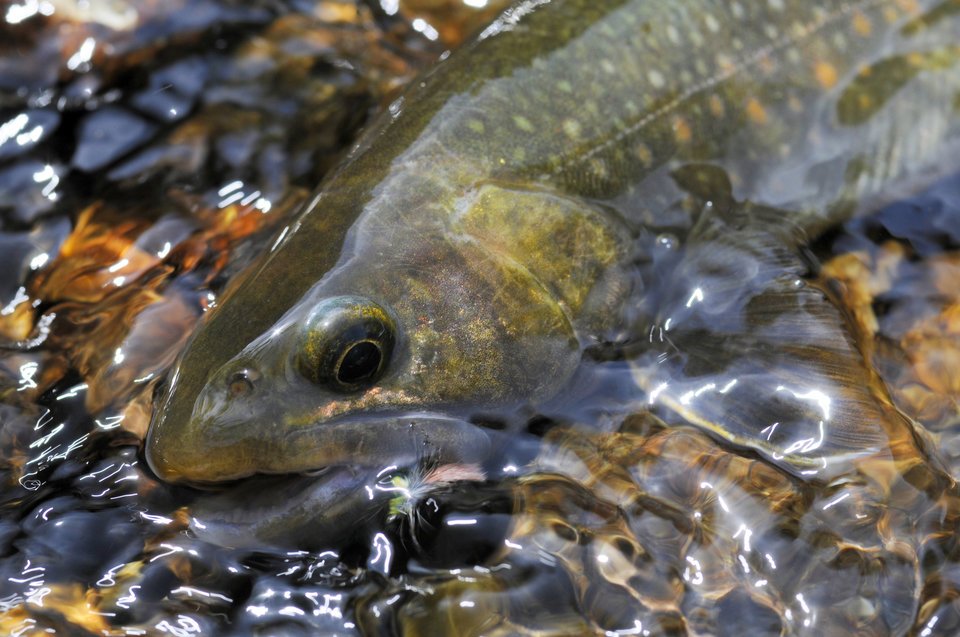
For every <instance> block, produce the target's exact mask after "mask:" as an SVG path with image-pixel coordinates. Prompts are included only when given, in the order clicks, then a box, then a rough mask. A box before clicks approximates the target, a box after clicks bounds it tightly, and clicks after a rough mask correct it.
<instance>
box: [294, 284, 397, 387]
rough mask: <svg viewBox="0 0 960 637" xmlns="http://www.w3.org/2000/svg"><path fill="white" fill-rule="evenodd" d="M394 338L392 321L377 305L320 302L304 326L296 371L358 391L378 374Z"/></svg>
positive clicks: (353, 300) (350, 299) (352, 300)
mask: <svg viewBox="0 0 960 637" xmlns="http://www.w3.org/2000/svg"><path fill="white" fill-rule="evenodd" d="M395 340H396V323H395V322H394V320H393V318H392V317H391V316H390V314H389V313H388V312H387V311H386V310H385V309H384V308H383V307H381V306H380V305H378V304H376V303H374V302H373V301H371V300H369V299H365V298H363V297H358V296H337V297H332V298H328V299H324V300H323V301H321V302H320V303H318V304H317V306H316V307H314V309H313V311H312V312H311V313H310V317H309V318H308V319H307V321H306V324H305V326H304V329H303V332H302V337H301V342H300V344H299V347H298V349H297V352H296V363H297V367H298V369H299V370H300V373H301V374H303V376H305V377H306V378H307V379H308V380H310V381H312V382H314V383H317V384H320V385H326V386H327V387H329V388H331V389H335V390H338V391H356V390H360V389H364V388H366V387H369V386H371V385H373V384H374V383H375V382H376V381H377V380H378V379H379V378H380V376H381V375H382V374H383V371H384V370H385V369H386V367H387V365H388V364H389V362H390V355H391V354H392V353H393V345H394V342H395Z"/></svg>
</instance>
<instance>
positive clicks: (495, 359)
mask: <svg viewBox="0 0 960 637" xmlns="http://www.w3.org/2000/svg"><path fill="white" fill-rule="evenodd" d="M958 34H960V2H958V1H957V0H858V1H851V0H824V1H821V2H809V1H808V0H757V1H750V2H748V1H746V0H739V1H737V2H729V1H728V0H675V1H673V2H655V1H652V0H615V1H614V0H611V1H597V0H591V1H586V0H553V1H552V2H548V1H544V0H526V1H524V2H519V3H518V4H516V5H515V6H514V7H513V8H512V9H510V10H508V11H507V12H506V13H505V14H504V15H503V16H501V17H500V18H499V19H498V20H496V21H495V22H494V23H493V24H491V25H490V26H489V27H488V28H487V29H485V30H484V31H483V32H482V33H481V34H480V35H479V36H478V38H477V39H476V40H475V41H474V42H473V43H472V44H470V45H468V46H466V47H464V48H463V49H462V50H460V51H457V52H455V53H454V54H453V55H451V56H450V57H449V59H447V60H445V61H444V62H442V63H440V64H438V65H437V66H436V68H435V69H434V70H432V71H431V72H429V73H428V74H427V75H425V76H424V77H423V78H422V79H421V80H420V81H418V82H416V83H415V84H414V86H413V87H412V88H411V89H410V90H409V91H408V92H407V93H406V94H405V95H404V96H403V97H402V98H401V99H399V100H398V101H397V102H395V103H394V104H393V105H392V106H391V108H390V109H389V110H388V112H386V113H384V115H383V116H382V117H381V119H380V120H379V121H378V122H377V123H375V124H374V125H373V126H372V127H371V129H370V130H369V131H368V132H367V133H366V135H365V137H364V138H363V139H362V140H361V142H360V144H359V145H358V147H357V148H356V149H354V151H353V152H352V153H351V155H350V157H349V158H348V160H347V161H346V162H345V163H344V164H343V165H342V166H341V167H340V168H339V169H338V170H337V171H335V173H334V174H333V175H332V176H331V177H330V178H329V179H328V180H327V181H326V182H325V183H324V184H323V185H322V187H321V189H320V190H319V194H318V195H317V196H316V197H315V198H314V199H313V201H312V202H310V204H309V205H308V206H307V207H306V209H305V210H304V211H303V213H302V214H301V215H300V216H299V217H298V218H297V219H296V220H295V221H294V222H292V223H291V224H290V225H289V226H288V227H287V228H285V229H284V230H283V233H282V235H281V237H280V238H279V240H278V241H277V243H276V245H275V246H274V247H273V248H272V249H271V251H270V252H269V253H268V254H266V255H264V256H263V258H262V259H261V261H260V263H259V265H257V266H256V268H255V269H254V270H252V271H251V272H250V273H249V274H247V275H246V276H244V277H243V280H242V282H241V283H240V284H238V285H236V286H234V287H233V288H232V289H231V290H230V291H229V293H228V294H227V295H226V296H225V298H224V299H223V300H222V302H221V304H220V307H218V308H217V309H216V310H215V311H214V312H211V314H210V315H209V316H208V317H207V320H206V321H205V322H204V324H203V325H202V326H201V328H200V329H199V330H198V332H197V333H196V335H195V336H194V337H193V339H192V341H191V343H190V345H189V346H188V348H187V350H186V351H185V352H184V354H183V355H182V357H181V359H180V361H179V363H178V364H177V366H176V368H175V370H174V371H173V373H172V374H171V376H170V378H169V380H168V383H167V387H166V389H165V391H164V393H163V395H162V397H161V399H160V401H159V402H158V407H157V412H156V415H155V418H154V421H153V423H152V424H151V428H150V432H149V437H148V441H147V450H146V451H147V457H148V460H149V462H150V464H151V466H152V467H153V469H154V470H155V471H156V472H157V474H158V475H160V476H161V477H162V478H165V479H169V480H186V481H193V482H216V481H220V480H230V479H236V478H241V477H245V476H248V475H252V474H255V473H288V472H300V471H309V470H313V469H317V468H320V467H325V466H329V465H342V464H357V465H364V466H368V465H386V464H391V463H398V464H403V463H409V462H415V461H420V460H422V459H423V458H425V457H426V458H432V459H435V460H437V461H441V462H462V463H470V462H476V461H479V460H481V459H483V458H484V457H485V456H486V454H487V453H488V450H489V441H488V436H487V434H486V433H485V432H484V430H483V429H482V428H481V427H478V426H477V425H476V424H474V423H473V422H472V416H474V415H475V414H477V413H487V412H490V411H494V410H497V409H514V408H516V407H518V406H522V405H528V404H532V405H537V404H542V403H543V402H544V401H548V400H550V399H552V398H554V397H556V396H557V395H558V394H563V393H569V392H574V393H575V387H574V385H575V384H576V381H575V380H574V378H575V373H576V372H577V370H578V369H580V368H581V367H582V366H583V365H584V362H583V359H584V352H585V351H587V350H589V349H590V348H591V347H593V346H594V345H597V344H599V343H602V342H604V341H605V340H606V339H608V338H609V337H610V335H611V334H613V333H615V332H619V333H622V332H624V331H626V332H627V334H626V337H625V340H626V341H633V342H636V341H643V340H647V341H648V342H649V344H650V345H649V347H647V348H646V349H641V350H640V351H639V353H638V352H637V351H636V350H631V352H633V353H631V354H630V357H631V358H633V359H634V361H633V363H634V372H633V378H634V380H635V382H636V384H637V385H638V386H639V389H638V392H637V403H638V404H650V405H653V404H658V405H661V406H664V407H665V408H667V409H668V410H671V411H672V413H674V414H676V415H677V417H678V418H679V419H680V420H682V421H684V422H687V423H691V424H694V425H696V426H699V427H702V428H704V429H707V430H709V431H711V432H712V433H714V434H715V435H718V436H720V437H721V438H725V439H727V440H728V441H730V442H733V443H734V444H737V445H742V446H747V447H751V448H754V449H756V450H758V451H759V452H760V453H761V454H763V455H765V456H766V457H768V458H769V459H771V460H772V461H774V462H775V463H778V464H779V465H780V466H782V467H784V468H786V469H788V470H790V471H792V472H796V473H800V474H802V473H804V472H810V471H813V472H816V471H820V470H823V469H825V467H826V465H827V460H828V459H832V458H849V457H856V456H858V455H861V454H864V453H874V452H876V451H877V450H881V449H886V448H888V447H890V446H891V445H894V443H893V442H891V441H892V440H893V439H896V440H900V438H903V437H904V436H906V437H907V438H909V435H907V434H903V431H904V427H905V425H904V423H902V422H900V420H898V418H897V416H896V415H895V414H892V408H891V407H890V406H889V405H888V404H887V403H885V402H884V399H883V397H882V396H881V397H879V398H878V397H877V396H875V395H874V394H871V393H870V392H868V391H867V390H866V389H864V383H865V382H866V380H868V376H869V374H868V373H867V372H866V371H865V369H864V368H863V365H862V361H859V359H858V358H857V356H856V352H855V348H854V347H853V345H852V344H851V343H850V339H849V338H847V337H845V336H844V335H843V333H842V317H841V316H840V315H839V313H838V312H837V311H836V310H835V309H833V308H832V306H831V305H830V304H829V302H828V301H827V300H826V298H825V297H824V295H823V294H822V292H820V291H819V290H816V289H813V288H811V287H810V286H809V285H807V284H805V283H804V282H803V280H802V274H803V264H802V263H801V262H800V261H799V259H798V257H797V256H796V248H797V247H798V246H800V245H801V244H802V243H803V241H804V240H805V239H806V238H809V237H811V236H815V235H816V234H817V233H819V232H821V231H822V230H823V229H825V228H827V227H829V226H830V225H832V224H834V223H836V222H837V221H838V220H841V219H844V218H846V217H849V216H850V215H853V214H856V213H858V212H860V211H862V210H864V209H867V208H868V207H869V206H871V205H874V204H873V202H875V200H876V199H877V198H880V197H882V196H883V195H884V193H886V192H889V190H890V188H891V185H892V184H917V183H920V184H922V183H926V182H929V181H931V180H932V179H933V178H934V177H936V176H938V175H941V174H943V173H944V172H945V171H946V170H949V168H951V165H950V163H951V162H952V161H953V157H955V156H956V154H955V151H956V150H957V149H958V144H960V116H958V95H960V67H958V61H960V40H958ZM953 167H954V168H955V165H954V166H953ZM643 237H668V238H667V239H664V241H665V242H666V243H670V242H671V241H673V240H676V241H678V242H679V243H680V244H681V245H682V246H683V250H682V254H681V256H677V257H673V260H672V261H671V260H670V259H667V260H666V261H668V262H670V263H671V264H672V265H671V268H670V272H671V275H670V277H668V278H666V279H663V280H660V279H652V278H646V279H645V278H644V277H643V276H640V275H638V272H639V271H641V270H642V266H641V265H638V264H642V263H647V262H651V261H654V262H657V259H656V258H655V255H654V256H651V255H653V254H654V253H655V252H656V250H657V246H658V245H660V243H657V242H653V243H650V242H646V243H645V242H644V241H643V240H642V238H643ZM756 299H763V300H764V303H765V304H766V305H764V307H768V306H769V308H772V309H767V310H765V311H760V310H757V304H756V303H755V302H754V301H755V300H756ZM708 328H715V331H716V334H714V336H712V337H704V336H703V335H704V334H706V333H707V331H708ZM654 334H658V338H657V339H654V338H653V335H654ZM717 334H719V335H720V336H723V335H724V334H731V335H732V334H741V335H744V334H746V335H747V336H741V338H740V340H739V341H738V340H737V338H731V339H730V341H729V343H727V342H725V341H717V340H715V339H716V338H717ZM711 339H714V340H711ZM738 343H739V345H743V346H744V347H745V349H743V350H742V351H741V356H740V357H739V358H738V357H737V355H736V353H735V352H734V351H733V350H732V349H731V348H732V347H734V346H736V345H737V344H738ZM824 352H826V353H824ZM837 370H840V371H837ZM850 370H853V371H850ZM731 380H734V381H738V382H734V383H733V385H730V382H731ZM849 383H860V386H859V387H855V388H849V387H847V384H849ZM728 385H729V387H728ZM698 392H699V393H698ZM737 392H746V393H739V394H738V393H737ZM733 396H736V399H735V400H733V399H732V398H731V397H733ZM727 398H731V400H732V402H731V400H727ZM708 399H709V400H708ZM725 401H726V402H725ZM784 401H786V402H784ZM783 404H788V405H790V408H789V409H788V410H787V411H789V412H790V413H791V414H794V415H795V417H794V418H793V420H792V421H791V423H788V424H783V425H782V426H781V423H780V422H777V423H776V424H775V423H774V422H773V420H770V421H769V422H768V421H767V419H768V416H769V414H770V413H773V412H774V411H776V410H777V409H780V408H782V406H783ZM778 406H779V407H778ZM729 407H732V408H733V414H732V415H730V413H729V412H728V411H726V410H727V408H729ZM721 408H723V409H721ZM781 411H782V409H781ZM890 423H893V424H890ZM788 425H789V426H788ZM770 427H773V430H770ZM778 427H780V429H778ZM788 429H789V431H787V430H788ZM808 430H809V431H808ZM798 432H799V433H798ZM808 434H809V435H808ZM897 444H899V443H897ZM904 444H907V443H904ZM821 464H822V465H823V467H821V466H820V465H821Z"/></svg>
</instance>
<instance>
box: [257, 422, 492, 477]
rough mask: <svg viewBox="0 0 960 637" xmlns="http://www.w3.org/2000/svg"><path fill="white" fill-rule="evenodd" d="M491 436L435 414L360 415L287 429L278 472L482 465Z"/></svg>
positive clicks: (487, 451) (479, 428)
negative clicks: (427, 464)
mask: <svg viewBox="0 0 960 637" xmlns="http://www.w3.org/2000/svg"><path fill="white" fill-rule="evenodd" d="M490 446H491V441H490V437H489V435H488V434H487V432H486V431H484V430H483V429H482V428H481V427H479V426H477V425H476V424H473V423H471V422H470V421H468V420H466V419H464V418H461V417H457V416H453V415H450V414H445V413H438V412H416V413H410V412H393V411H388V412H379V413H378V412H374V413H370V412H364V413H362V414H350V415H345V416H341V417H338V418H335V419H332V420H329V421H324V422H320V423H315V424H313V425H308V426H306V427H298V428H289V429H288V430H287V431H286V433H285V435H284V436H283V439H282V441H281V443H280V447H281V448H282V449H283V455H284V462H283V465H282V466H279V467H276V468H277V469H284V470H286V471H290V470H291V468H292V470H293V471H311V470H316V469H318V468H323V467H330V466H338V465H344V464H346V465H351V466H361V467H376V468H379V469H382V468H385V467H389V466H400V467H405V466H411V465H415V464H420V463H423V462H424V461H430V462H436V463H440V464H470V463H480V462H482V461H483V460H485V459H486V458H487V456H488V454H489V450H490Z"/></svg>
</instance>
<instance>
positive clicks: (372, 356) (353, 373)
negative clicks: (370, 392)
mask: <svg viewBox="0 0 960 637" xmlns="http://www.w3.org/2000/svg"><path fill="white" fill-rule="evenodd" d="M382 359H383V354H381V352H380V348H379V347H377V345H376V344H375V343H371V342H370V341H360V342H359V343H354V344H353V345H351V346H350V348H349V349H347V351H346V353H345V354H344V355H343V358H342V359H340V366H339V367H338V368H337V380H338V381H340V382H341V383H343V384H344V385H354V384H356V383H359V382H361V381H363V380H366V379H367V378H370V377H371V376H373V375H374V374H376V373H377V370H379V369H380V361H381V360H382Z"/></svg>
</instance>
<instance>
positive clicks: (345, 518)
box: [190, 466, 397, 550]
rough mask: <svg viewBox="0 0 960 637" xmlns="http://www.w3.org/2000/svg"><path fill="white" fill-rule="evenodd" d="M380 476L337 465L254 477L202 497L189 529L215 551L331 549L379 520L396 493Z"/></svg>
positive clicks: (193, 509)
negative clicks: (309, 472)
mask: <svg viewBox="0 0 960 637" xmlns="http://www.w3.org/2000/svg"><path fill="white" fill-rule="evenodd" d="M381 473H382V472H380V471H377V470H375V469H373V468H361V467H348V466H338V467H330V468H327V469H324V470H323V471H321V472H315V473H313V474H310V475H302V474H300V475H298V474H286V475H276V476H252V477H248V478H244V479H243V480H239V481H234V482H231V483H229V484H227V485H225V486H224V487H223V488H221V489H218V490H216V491H207V492H204V493H202V494H200V495H199V496H198V497H197V499H196V500H195V501H194V502H193V503H192V504H191V505H190V529H191V530H192V531H193V533H194V534H195V535H196V536H197V537H198V538H199V539H201V540H203V541H205V542H209V543H211V544H215V545H218V546H224V547H231V548H238V547H243V548H252V547H258V546H264V545H268V546H273V547H284V548H286V547H296V548H304V549H310V550H313V549H321V548H334V547H338V546H341V545H343V544H346V543H348V542H349V541H350V540H352V539H353V538H356V537H359V536H361V534H362V532H363V531H364V530H365V529H366V528H368V527H370V526H371V525H372V524H373V523H374V522H375V521H382V520H383V519H384V518H385V516H386V514H387V513H388V511H389V505H390V501H391V499H392V498H394V497H396V496H397V494H396V493H395V492H393V491H392V490H391V489H387V488H382V485H383V480H384V479H383V477H382V475H380V474H381Z"/></svg>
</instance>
